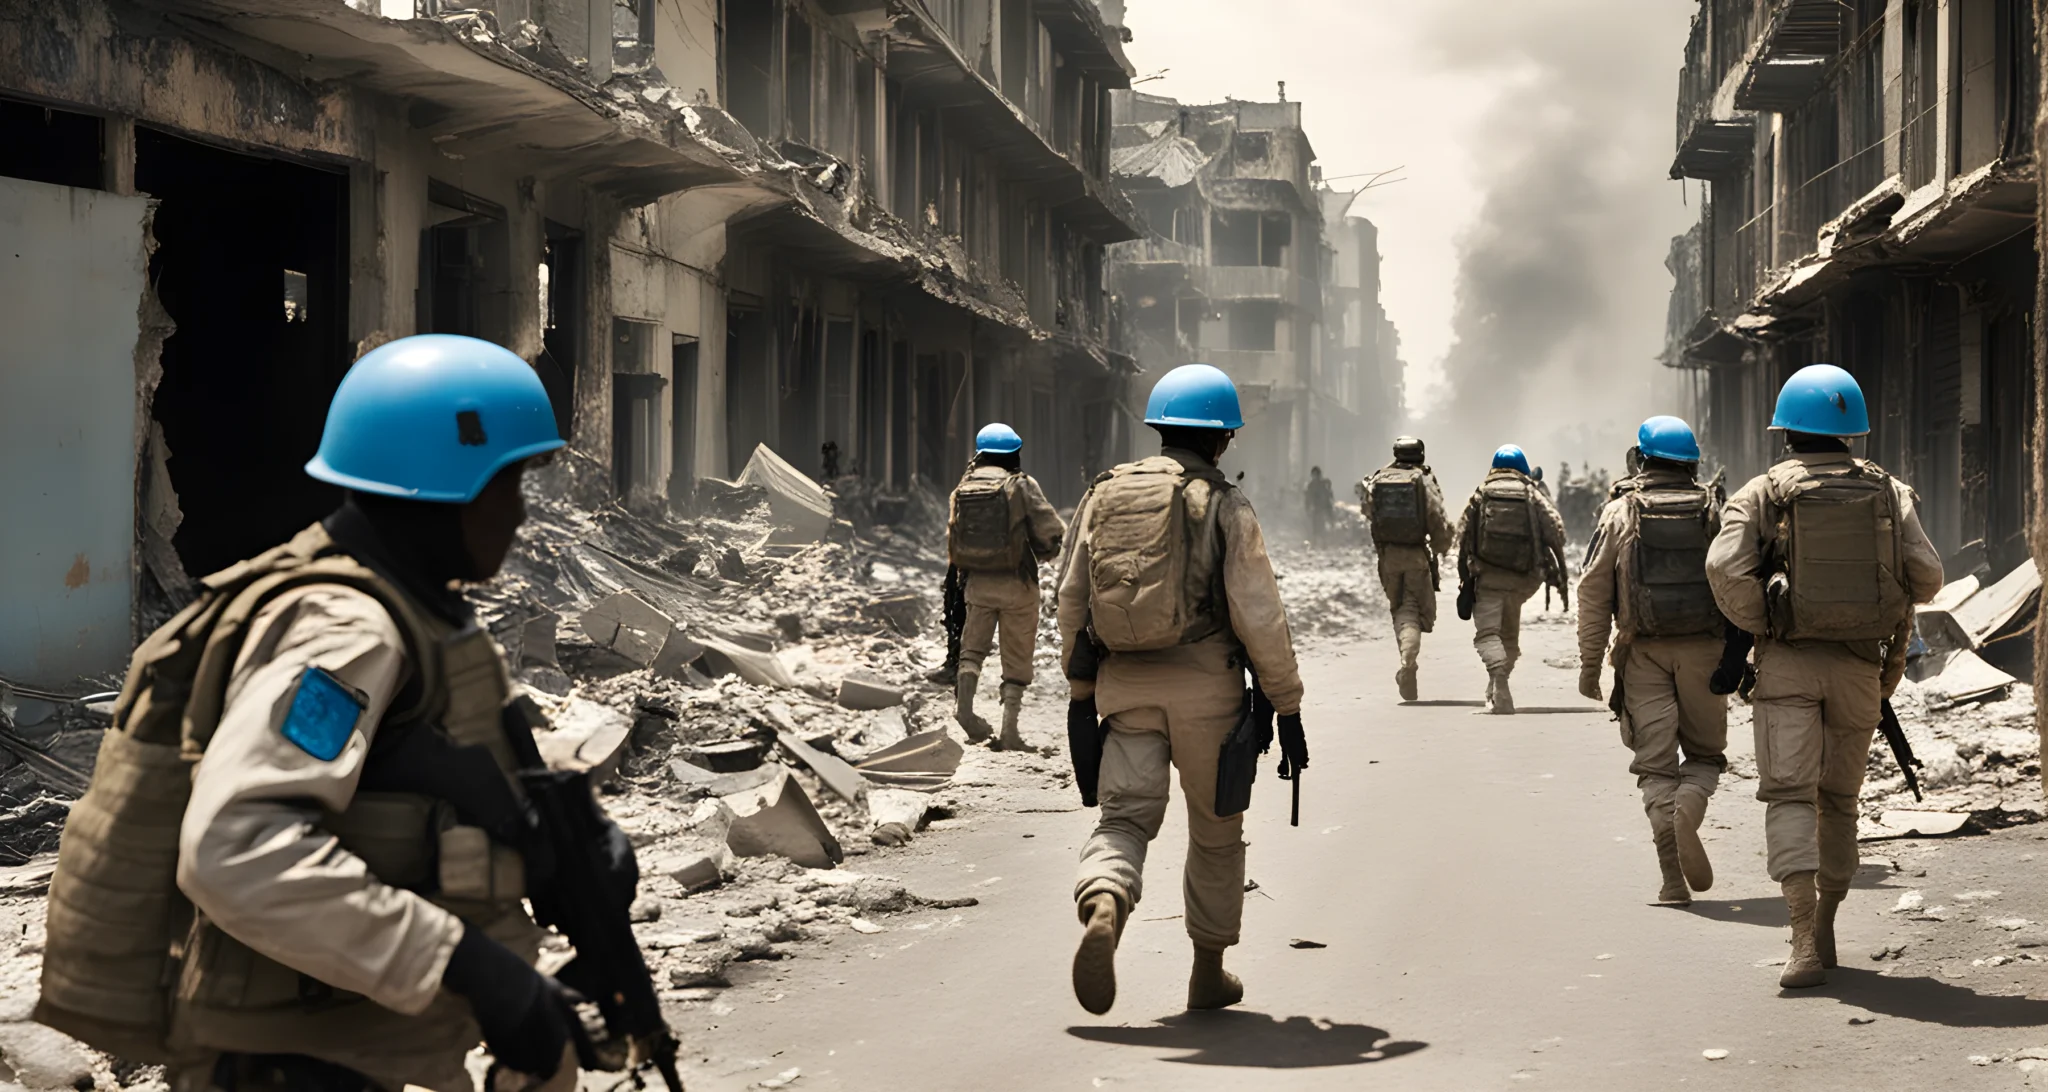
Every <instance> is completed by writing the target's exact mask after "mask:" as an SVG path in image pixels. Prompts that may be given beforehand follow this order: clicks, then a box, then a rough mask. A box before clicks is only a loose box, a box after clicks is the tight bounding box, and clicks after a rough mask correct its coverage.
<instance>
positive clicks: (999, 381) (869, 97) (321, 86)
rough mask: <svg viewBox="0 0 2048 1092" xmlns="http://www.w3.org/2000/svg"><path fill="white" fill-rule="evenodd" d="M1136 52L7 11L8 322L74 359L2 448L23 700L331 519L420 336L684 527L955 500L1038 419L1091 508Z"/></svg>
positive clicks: (949, 8) (1117, 441)
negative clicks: (512, 359) (346, 446)
mask: <svg viewBox="0 0 2048 1092" xmlns="http://www.w3.org/2000/svg"><path fill="white" fill-rule="evenodd" d="M1122 36H1123V35H1122V32H1121V31H1120V30H1118V29H1117V28H1113V27H1109V26H1107V25H1105V24H1104V23H1103V21H1102V18H1101V15H1100V13H1099V12H1098V11H1097V10H1096V9H1095V7H1094V6H1093V5H1092V4H1091V3H1089V2H1088V0H934V2H932V3H926V2H923V0H817V2H812V0H803V2H789V3H785V2H783V0H725V2H723V3H720V2H718V0H641V2H639V3H637V4H631V3H626V2H624V0H476V2H475V3H467V4H463V5H459V6H458V5H457V4H455V3H452V2H451V0H256V2H253V3H247V2H244V3H227V2H225V0H50V2H47V3H36V4H19V5H14V6H13V7H12V8H11V9H10V10H9V12H8V14H7V15H6V16H5V17H4V18H0V184H4V188H0V233H4V234H5V238H6V241H7V242H8V243H10V244H16V243H20V244H23V245H24V246H26V245H27V244H31V243H32V244H34V245H33V246H31V247H29V248H28V249H26V250H24V249H22V247H20V246H12V245H11V246H9V247H7V248H6V249H7V250H8V251H9V253H10V254H11V255H14V260H15V262H16V264H15V265H14V266H13V267H11V268H10V270H9V273H10V277H11V278H15V279H16V280H19V279H20V278H26V277H33V276H42V277H44V278H49V279H51V280H52V283H51V284H48V285H45V286H43V287H45V288H47V289H48V291H47V292H44V293H42V294H40V295H32V294H23V293H17V294H15V297H14V298H13V299H11V300H9V301H0V308H4V309H6V321H7V324H8V325H9V326H10V328H13V329H17V330H37V331H40V332H41V336H38V337H24V338H20V339H17V342H16V346H15V348H14V349H13V350H12V351H11V352H10V353H9V354H8V356H7V358H6V359H4V360H0V402H7V403H9V404H10V405H12V406H13V412H14V413H15V414H16V415H18V416H20V417H21V418H23V419H24V420H25V421H28V420H33V421H41V422H45V423H46V424H44V425H42V426H39V428H38V429H36V430H25V429H9V430H8V435H7V437H6V438H0V452H4V454H5V455H6V456H7V458H8V462H9V465H10V467H13V468H17V471H18V470H19V468H24V467H33V468H36V469H35V470H33V471H31V472H29V473H26V474H23V473H18V472H17V473H14V474H12V475H11V477H10V481H9V484H8V485H7V486H6V487H4V491H0V501H4V502H5V505H6V507H7V508H8V509H9V510H10V511H26V510H30V509H36V510H39V511H41V512H42V513H43V514H42V517H41V520H40V522H39V523H38V526H40V527H42V528H44V529H45V533H43V534H40V535H39V536H37V537H36V538H35V540H34V541H32V542H31V541H28V540H27V539H26V538H20V539H16V540H13V541H11V542H10V543H9V544H8V545H6V546H0V572H5V573H7V574H9V576H8V579H9V580H10V581H16V582H19V583H20V584H21V585H22V587H21V588H19V589H17V588H16V587H15V585H14V584H13V583H10V584H8V585H7V586H6V592H7V596H6V597H7V598H8V600H9V602H8V607H9V610H8V612H7V619H6V620H5V622H4V623H0V675H5V676H8V677H16V678H28V679H40V680H47V681H58V680H64V679H68V678H69V677H71V676H73V675H76V674H78V673H81V672H86V671H105V670H110V669H114V668H117V667H118V666H119V665H120V663H121V662H122V660H123V659H124V658H125V656H126V653H127V648H128V646H129V642H130V641H131V640H132V638H133V636H134V631H135V630H136V629H137V628H139V627H144V626H147V625H148V624H149V623H150V622H152V621H153V620H154V619H155V618H156V617H160V614H154V613H152V611H160V610H161V608H162V607H164V606H166V605H169V604H175V603H176V602H178V601H180V600H181V599H182V597H183V596H185V595H186V594H188V593H189V590H190V587H191V581H192V580H193V579H194V577H196V576H198V575H200V574H203V573H205V572H208V571H211V570H212V569H214V568H217V567H220V566H222V565H225V564H227V563H229V562H231V561H233V560H236V559H238V558H240V557H244V556H248V555H249V554H251V553H254V552H256V551H258V550H261V549H263V548H265V547H267V546H269V545H271V544H274V543H276V542H279V541H282V540H283V539H284V538H285V537H287V536H288V535H289V534H290V533H291V532H292V531H295V530H296V529H297V528H299V527H301V526H303V525H305V524H306V523H308V522H310V521H312V520H313V519H315V518H317V517H319V516H320V515H321V514H323V513H324V512H325V511H327V510H329V509H330V508H331V507H332V506H333V505H334V503H335V502H336V500H337V499H338V498H337V496H336V494H335V492H334V491H333V490H331V489H330V488H328V487H326V486H323V485H321V484H319V483H317V482H313V481H311V480H310V479H307V478H306V477H305V476H304V474H303V473H302V472H301V470H300V467H301V466H302V464H303V463H304V462H305V460H306V459H307V458H308V457H309V456H310V455H311V454H312V451H313V449H314V447H315V446H316V445H317V442H318V439H319V433H320V429H321V423H322V421H323V419H324V413H325V407H326V404H327V401H328V399H329V397H330V396H331V394H332V392H333V390H334V387H335V385H336V384H338V383H339V381H340V378H341V376H342V374H343V373H344V372H346V370H347V368H348V366H349V365H350V363H351V362H352V361H353V360H354V359H355V358H356V357H357V356H359V355H360V354H361V353H362V352H364V351H367V349H369V348H371V347H374V346H375V345H376V344H380V343H382V342H383V341H386V340H389V339H391V338H396V337H402V336H405V335H408V334H412V333H421V332H446V333H462V334H470V335H474V336H478V337H482V338H486V339H489V340H492V341H496V342H498V343H500V344H503V345H505V346H507V347H508V348H510V349H512V350H513V351H514V352H517V353H518V354H520V355H521V356H522V357H524V358H525V359H527V360H529V361H531V362H532V363H533V365H534V367H535V368H536V370H537V371H538V372H539V373H540V375H541V377H542V379H543V381H544V382H545V383H546V384H547V386H548V388H549V391H550V395H551V397H553V399H554V401H555V404H556V412H557V416H558V419H559V423H560V424H561V426H562V428H563V431H564V434H565V435H567V436H569V437H570V439H571V441H572V444H573V446H574V447H575V448H576V449H577V451H578V452H579V453H580V454H581V455H582V456H583V457H584V458H582V459H579V460H578V461H579V463H581V464H582V465H585V466H587V467H589V468H590V469H591V470H592V471H593V472H592V473H589V474H585V475H582V479H583V480H584V481H585V482H586V483H587V485H588V487H589V489H590V490H591V491H592V492H593V494H594V495H595V496H597V497H599V498H601V497H603V496H605V495H616V496H619V497H622V498H625V499H628V500H629V501H631V502H634V503H637V504H646V505H656V506H658V505H660V504H662V503H665V502H666V503H678V504H685V505H687V504H688V503H690V501H691V498H692V496H693V495H694V493H695V489H694V485H695V482H696V481H697V480H698V479H701V478H705V477H726V476H730V475H732V474H734V473H736V472H737V471H738V469H739V467H740V465H741V464H742V463H743V462H744V460H745V459H746V457H747V455H748V453H749V452H751V450H752V447H753V445H754V444H755V443H757V442H766V443H769V444H771V445H774V446H776V447H777V448H778V449H780V450H782V451H783V452H784V453H785V454H786V455H787V456H788V457H789V458H790V459H791V460H792V461H794V462H796V463H797V464H798V465H799V466H800V467H803V468H804V469H806V470H810V471H812V472H813V473H817V472H819V471H821V470H822V469H823V462H824V457H823V455H822V453H821V448H822V446H823V445H824V444H826V443H832V444H835V445H836V447H837V449H838V451H839V453H840V456H839V462H840V469H841V472H842V473H846V472H856V473H859V474H861V475H862V476H863V477H866V478H868V479H870V480H871V481H877V482H882V483H886V484H888V485H890V486H895V487H908V486H909V485H911V483H912V482H913V481H923V482H926V483H930V484H935V485H938V486H939V487H941V488H943V487H944V486H946V485H949V484H950V482H951V479H952V477H953V476H954V475H956V474H957V473H958V472H959V470H960V468H961V466H962V465H963V463H964V461H965V459H966V457H967V455H968V453H969V447H970V441H971V438H972V435H973V433H974V430H975V428H976V427H978V425H979V424H980V423H982V422H984V421H986V420H992V419H1006V420H1009V421H1010V422H1011V423H1012V424H1015V425H1016V426H1017V427H1018V428H1019V429H1020V430H1023V431H1024V432H1025V435H1026V436H1027V437H1028V438H1029V439H1030V443H1029V444H1028V445H1027V448H1026V456H1025V457H1026V466H1027V467H1028V468H1030V469H1032V470H1033V471H1034V472H1035V473H1037V474H1038V475H1039V476H1040V478H1041V480H1042V481H1044V482H1045V485H1046V488H1047V491H1048V492H1049V493H1050V494H1052V495H1053V496H1054V497H1055V498H1056V499H1059V500H1062V501H1066V502H1071V501H1072V500H1074V499H1075V498H1077V497H1078V495H1079V493H1080V491H1081V490H1082V488H1083V487H1084V486H1085V484H1086V482H1087V481H1088V480H1089V478H1090V476H1092V474H1094V473H1095V472H1097V471H1099V470H1100V469H1101V468H1102V467H1104V466H1106V465H1109V464H1110V463H1112V462H1114V461H1116V460H1117V459H1119V458H1121V457H1122V455H1123V453H1124V451H1125V450H1126V449H1127V447H1128V443H1129V434H1130V427H1129V422H1128V420H1127V417H1126V415H1125V413H1124V412H1123V407H1124V406H1125V404H1126V402H1127V394H1126V390H1125V388H1126V386H1127V385H1128V377H1129V375H1130V374H1131V372H1132V371H1133V370H1134V367H1133V365H1132V362H1131V361H1130V360H1129V358H1128V357H1125V356H1123V355H1121V354H1118V353H1116V352H1114V351H1112V349H1111V339H1110V328H1109V323H1108V306H1107V302H1106V295H1105V291H1104V285H1103V270H1102V252H1103V248H1104V247H1105V246H1106V245H1108V244H1110V243H1114V242H1117V241H1120V240H1125V239H1131V238H1135V237H1136V236H1137V234H1138V228H1137V226H1136V221H1135V217H1134V214H1133V213H1132V211H1131V210H1130V207H1129V205H1128V204H1127V202H1125V201H1124V199H1123V198H1121V197H1120V196H1119V195H1118V193H1117V191H1116V190H1115V188H1114V186H1113V185H1112V183H1111V179H1110V172H1109V116H1108V115H1109V101H1108V96H1109V91H1110V90H1111V89H1112V88H1118V87H1123V86H1126V85H1127V83H1128V78H1129V70H1128V67H1127V64H1126V62H1125V60H1124V58H1123V55H1122V51H1121V40H1122ZM51 210H69V212H68V213H67V215H68V216H69V220H68V221H65V220H62V219H61V218H58V217H55V216H54V215H53V214H52V212H51ZM102 252H105V253H104V255H102ZM66 255H102V258H103V260H102V258H95V260H96V261H98V264H97V265H93V264H90V263H85V264H80V263H72V264H70V265H66V264H65V263H64V262H63V261H60V260H59V259H60V258H63V257H64V256H66ZM59 278H71V279H70V280H68V281H61V280H59ZM10 283H14V282H13V281H11V282H10ZM123 285H125V286H127V287H126V288H122V287H120V286H123ZM144 285H146V286H147V287H146V288H145V287H144ZM118 293H125V294H121V295H119V298H114V296H115V295H116V294H118ZM52 300H70V301H74V302H73V303H71V304H70V305H68V306H54V305H52V304H51V302H50V301H52ZM110 325H111V326H112V327H113V328H114V332H115V333H116V334H118V335H119V336H118V337H115V338H113V340H112V341H109V342H108V343H107V344H88V342H89V341H90V339H86V338H83V337H82V336H80V334H79V331H80V330H89V329H99V330H105V329H106V328H107V327H109V326H110ZM116 342H118V343H120V344H124V345H126V346H127V347H128V348H126V349H125V350H123V351H121V352H120V354H119V357H118V359H115V354H114V350H112V349H111V348H109V347H108V346H109V345H111V344H114V343H116ZM37 346H40V347H49V346H57V347H59V348H60V351H59V352H57V353H54V354H53V353H50V352H41V353H36V352H34V351H32V348H31V347H37ZM87 379H90V380H91V382H87V381H86V380H87ZM109 414H112V415H115V416H116V417H118V418H119V419H120V420H122V421H123V422H126V421H129V420H131V419H132V421H133V427H132V428H130V427H129V426H128V425H127V424H125V423H124V424H123V425H122V427H121V428H120V429H119V430H118V435H115V434H113V433H109V432H107V430H105V429H104V428H101V427H98V426H92V427H88V426H89V425H91V423H92V422H101V423H103V422H104V421H105V420H106V419H107V417H108V415H109ZM8 423H9V424H13V423H14V419H13V417H12V416H10V417H9V419H8ZM74 426H75V427H74ZM80 445H86V446H88V447H90V448H91V450H92V455H93V458H92V459H91V460H88V461H89V462H91V463H92V464H93V467H94V469H93V470H92V471H91V472H90V473H87V472H86V471H76V472H74V471H73V470H72V469H67V468H73V467H75V466H77V465H80V464H79V461H78V460H77V459H75V458H73V457H72V456H71V454H70V451H68V450H67V449H71V450H75V449H77V448H78V447H79V446H80ZM110 495H114V496H115V499H114V500H112V501H111V502H110V501H109V500H108V497H109V496H110ZM53 497H54V498H59V499H56V500H53V499H52V498H53ZM17 591H19V593H20V595H19V597H17ZM17 608H20V609H17Z"/></svg>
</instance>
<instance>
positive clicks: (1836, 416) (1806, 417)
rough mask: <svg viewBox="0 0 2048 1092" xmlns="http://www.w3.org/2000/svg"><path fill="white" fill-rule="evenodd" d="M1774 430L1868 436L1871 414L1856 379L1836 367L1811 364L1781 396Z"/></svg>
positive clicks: (1789, 382) (1790, 381)
mask: <svg viewBox="0 0 2048 1092" xmlns="http://www.w3.org/2000/svg"><path fill="white" fill-rule="evenodd" d="M1771 427H1772V428H1782V429H1788V430H1790V431H1792V432H1810V433H1812V434H1813V435H1815V436H1868V435H1870V410H1869V408H1868V407H1867V406H1865V405H1864V403H1863V388H1862V387H1859V386H1857V385H1856V377H1855V376H1853V375H1850V374H1849V373H1848V372H1845V371H1843V370H1842V369H1840V368H1837V367H1835V366H1834V365H1833V364H1808V365H1807V366H1806V367H1804V368H1801V369H1799V370H1798V371H1796V372H1793V373H1792V378H1790V379H1787V380H1786V381H1785V389H1784V390H1781V391H1779V392H1778V411H1777V412H1776V413H1774V414H1772V415H1771Z"/></svg>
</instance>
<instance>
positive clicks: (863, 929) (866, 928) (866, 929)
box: [846, 918, 882, 936]
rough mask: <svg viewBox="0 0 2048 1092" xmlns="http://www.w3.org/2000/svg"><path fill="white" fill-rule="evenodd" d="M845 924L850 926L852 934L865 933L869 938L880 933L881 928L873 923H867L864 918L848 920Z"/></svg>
mask: <svg viewBox="0 0 2048 1092" xmlns="http://www.w3.org/2000/svg"><path fill="white" fill-rule="evenodd" d="M846 924H847V925H848V926H850V927H851V928H852V929H853V931H854V932H856V933H865V934H868V935H870V936H872V935H874V934H876V933H879V932H881V931H882V927H881V926H879V925H876V924H875V923H874V922H872V921H869V920H868V919H866V918H848V919H847V921H846Z"/></svg>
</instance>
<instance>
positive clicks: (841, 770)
mask: <svg viewBox="0 0 2048 1092" xmlns="http://www.w3.org/2000/svg"><path fill="white" fill-rule="evenodd" d="M775 738H776V741H777V742H779V743H781V744H782V749H783V750H785V751H788V752H789V753H790V754H791V755H793V756H794V757H795V758H796V760H797V761H798V762H801V763H803V764H804V765H805V766H808V767H810V770H811V772H812V773H814V774H817V775H818V780H820V781H822V782H824V783H825V787H826V788H828V789H831V790H832V791H833V792H834V793H836V794H837V795H838V796H839V798H840V799H842V800H844V801H846V802H847V803H849V804H852V805H855V806H856V807H858V806H859V805H860V802H861V798H862V797H863V796H865V795H866V794H867V787H868V786H867V782H866V781H864V780H862V779H861V776H860V774H858V773H856V772H855V771H854V768H853V767H851V766H849V765H847V764H846V761H845V760H844V759H842V758H840V757H839V756H837V755H828V754H826V753H825V752H823V751H820V750H818V749H817V748H816V747H813V746H811V745H810V744H808V743H805V742H804V741H803V740H802V739H799V738H797V735H796V733H794V732H777V733H776V735H775Z"/></svg>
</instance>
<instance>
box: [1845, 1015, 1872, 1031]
mask: <svg viewBox="0 0 2048 1092" xmlns="http://www.w3.org/2000/svg"><path fill="white" fill-rule="evenodd" d="M1875 1023H1877V1017H1875V1016H1851V1017H1850V1018H1849V1026H1850V1027H1856V1028H1860V1027H1863V1026H1865V1025H1867V1024H1875Z"/></svg>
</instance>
